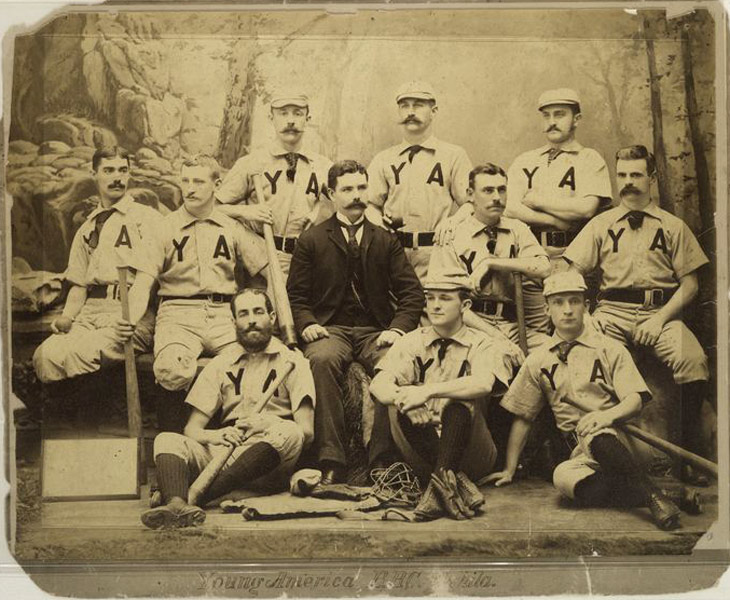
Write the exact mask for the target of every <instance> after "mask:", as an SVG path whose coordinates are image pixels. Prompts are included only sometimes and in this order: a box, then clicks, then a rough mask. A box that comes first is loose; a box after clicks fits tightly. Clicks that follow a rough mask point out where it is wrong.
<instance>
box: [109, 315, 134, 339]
mask: <svg viewBox="0 0 730 600" xmlns="http://www.w3.org/2000/svg"><path fill="white" fill-rule="evenodd" d="M112 329H114V336H115V337H116V338H117V340H119V341H120V342H121V343H122V344H124V343H125V342H126V341H127V340H129V339H131V338H132V336H133V335H134V325H132V323H130V322H129V321H127V320H126V319H122V317H118V318H117V319H116V320H115V321H114V322H113V323H112Z"/></svg>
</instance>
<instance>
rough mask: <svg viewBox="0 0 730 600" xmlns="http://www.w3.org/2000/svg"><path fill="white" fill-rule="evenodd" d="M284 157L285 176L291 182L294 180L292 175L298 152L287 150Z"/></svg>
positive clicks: (297, 159)
mask: <svg viewBox="0 0 730 600" xmlns="http://www.w3.org/2000/svg"><path fill="white" fill-rule="evenodd" d="M284 158H285V159H286V165H287V169H286V178H287V180H288V181H289V182H290V183H291V182H293V181H294V175H296V173H297V162H298V161H299V154H297V153H296V152H287V153H286V154H285V155H284Z"/></svg>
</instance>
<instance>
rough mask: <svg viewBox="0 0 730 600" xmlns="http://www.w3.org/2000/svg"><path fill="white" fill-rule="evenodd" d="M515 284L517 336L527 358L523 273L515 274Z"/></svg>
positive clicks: (513, 275)
mask: <svg viewBox="0 0 730 600" xmlns="http://www.w3.org/2000/svg"><path fill="white" fill-rule="evenodd" d="M512 277H513V278H514V282H515V308H516V310H517V335H518V336H519V342H520V350H522V353H523V354H524V355H525V356H527V326H526V325H525V295H524V292H523V290H522V273H517V272H513V273H512Z"/></svg>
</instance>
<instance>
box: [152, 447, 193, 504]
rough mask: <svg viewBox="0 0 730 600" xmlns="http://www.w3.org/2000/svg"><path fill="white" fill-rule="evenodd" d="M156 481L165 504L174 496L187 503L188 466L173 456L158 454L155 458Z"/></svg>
mask: <svg viewBox="0 0 730 600" xmlns="http://www.w3.org/2000/svg"><path fill="white" fill-rule="evenodd" d="M155 466H156V467H157V481H158V483H159V487H160V491H161V492H162V497H163V498H164V500H165V502H166V503H167V502H169V501H170V500H172V498H174V497H175V496H177V497H179V498H182V499H183V500H185V501H186V502H187V499H188V487H189V486H190V484H189V482H188V466H187V464H186V463H185V461H184V460H183V459H182V458H180V457H179V456H176V455H175V454H158V455H157V456H156V457H155Z"/></svg>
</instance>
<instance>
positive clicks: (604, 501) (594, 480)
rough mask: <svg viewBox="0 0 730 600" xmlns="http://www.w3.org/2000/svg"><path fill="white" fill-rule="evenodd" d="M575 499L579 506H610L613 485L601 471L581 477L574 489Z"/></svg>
mask: <svg viewBox="0 0 730 600" xmlns="http://www.w3.org/2000/svg"><path fill="white" fill-rule="evenodd" d="M573 495H574V496H575V501H576V503H577V504H578V505H579V506H585V507H588V506H596V507H600V506H610V504H611V486H610V485H609V483H608V481H607V480H606V476H605V475H604V474H603V473H601V472H600V471H596V472H595V473H593V475H589V476H588V477H586V478H585V479H581V480H580V481H579V482H578V483H577V484H576V485H575V489H574V490H573Z"/></svg>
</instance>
